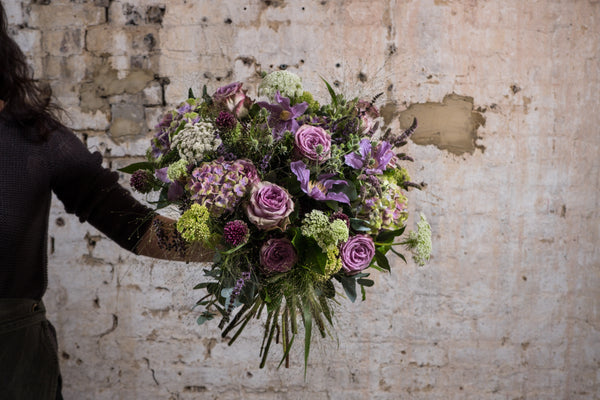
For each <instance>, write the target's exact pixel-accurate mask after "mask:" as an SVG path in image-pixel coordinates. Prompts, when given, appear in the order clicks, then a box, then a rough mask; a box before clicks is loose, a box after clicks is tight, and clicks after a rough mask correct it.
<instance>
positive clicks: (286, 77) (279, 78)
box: [258, 71, 304, 100]
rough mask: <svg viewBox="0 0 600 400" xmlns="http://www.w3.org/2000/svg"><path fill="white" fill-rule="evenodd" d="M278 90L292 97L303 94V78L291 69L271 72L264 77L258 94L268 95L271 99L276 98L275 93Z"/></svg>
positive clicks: (283, 94)
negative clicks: (290, 70)
mask: <svg viewBox="0 0 600 400" xmlns="http://www.w3.org/2000/svg"><path fill="white" fill-rule="evenodd" d="M277 92H279V93H280V94H281V95H282V96H285V97H288V98H291V99H292V98H295V97H299V96H302V94H303V93H304V89H303V88H302V79H300V77H299V76H298V75H296V74H294V73H292V72H289V71H275V72H271V73H270V74H268V75H267V76H265V77H264V79H263V81H262V83H261V84H260V86H259V87H258V94H259V95H261V96H267V97H268V98H269V99H271V100H275V93H277Z"/></svg>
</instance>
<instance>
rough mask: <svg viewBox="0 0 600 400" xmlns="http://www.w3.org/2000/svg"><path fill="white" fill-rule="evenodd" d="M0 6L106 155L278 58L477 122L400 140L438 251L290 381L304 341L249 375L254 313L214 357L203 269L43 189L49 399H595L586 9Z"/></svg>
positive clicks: (520, 5)
mask: <svg viewBox="0 0 600 400" xmlns="http://www.w3.org/2000/svg"><path fill="white" fill-rule="evenodd" d="M1 1H2V2H3V4H4V6H5V7H6V9H7V12H8V16H9V22H10V23H11V29H12V31H13V33H14V36H15V37H16V39H17V40H18V42H19V43H20V44H21V46H22V47H23V49H24V50H25V51H26V52H27V54H28V56H29V58H30V60H31V63H32V66H33V68H34V70H35V74H36V76H37V77H38V78H40V79H43V80H48V81H49V82H50V84H51V85H52V88H53V89H54V93H55V94H56V96H57V97H58V99H59V100H60V102H61V103H62V104H63V105H64V106H65V107H66V109H67V110H68V112H69V114H70V116H71V120H70V121H69V124H70V126H72V127H73V129H75V130H76V131H77V133H78V134H79V135H80V136H81V137H82V139H84V140H86V141H87V144H88V146H89V147H90V148H92V149H97V150H100V151H102V152H103V153H104V155H105V162H106V164H107V165H109V166H111V167H112V168H118V167H120V166H123V165H126V164H128V163H130V162H131V161H134V160H138V159H139V158H140V157H141V156H142V155H143V154H144V151H145V148H146V146H147V144H148V138H149V137H150V136H151V129H152V127H153V125H154V124H155V123H156V122H157V119H158V118H159V117H160V115H161V113H162V112H163V111H164V110H165V109H166V108H167V107H169V106H173V105H174V104H176V103H177V102H179V101H181V100H183V99H184V96H185V95H186V94H187V89H188V87H192V88H193V89H194V90H195V91H196V92H197V93H199V91H200V88H201V87H202V85H205V84H206V85H207V86H208V87H209V89H210V90H214V89H216V88H217V87H218V86H220V85H223V84H225V83H229V82H231V81H234V80H241V81H245V82H248V86H249V88H250V89H251V90H250V92H251V93H252V90H254V85H255V84H256V82H257V76H258V75H257V72H258V71H271V70H275V69H278V68H280V67H281V68H288V69H289V70H290V71H293V72H296V73H298V74H300V75H301V76H303V77H304V81H305V84H306V87H307V88H308V89H309V90H312V91H315V92H317V93H319V95H321V96H322V98H325V93H326V92H325V91H324V87H323V85H322V84H321V83H320V79H319V76H323V77H325V78H326V79H328V80H329V81H331V82H334V81H337V84H338V87H339V88H340V89H343V90H344V91H346V93H349V94H364V95H367V96H372V95H374V94H376V93H378V92H384V95H383V96H382V98H381V99H380V101H379V103H378V104H379V105H380V106H382V107H383V108H384V110H385V112H386V118H387V121H386V122H387V123H389V124H390V125H391V126H394V127H397V126H398V124H399V122H398V118H399V117H400V116H401V112H403V111H405V110H407V109H409V107H410V106H411V105H413V104H420V103H429V105H428V107H429V106H431V107H433V108H432V109H433V110H435V111H436V112H438V111H440V110H442V111H444V110H445V111H446V112H441V111H440V112H441V114H435V113H433V114H432V115H434V117H431V118H432V121H429V123H430V125H431V126H433V127H431V126H430V129H431V130H432V132H433V134H435V133H436V132H440V135H445V134H447V130H448V129H450V128H452V129H453V132H455V133H456V132H458V134H459V135H460V134H461V132H462V131H461V128H460V127H459V128H457V127H455V126H454V127H452V126H451V125H452V123H451V121H452V120H453V117H454V116H457V115H455V111H454V110H453V109H450V110H448V109H444V108H443V106H441V105H440V103H441V102H442V101H443V99H444V97H445V96H446V95H449V94H456V95H458V96H464V97H468V98H472V103H473V112H474V113H477V114H478V115H480V116H481V117H482V118H484V119H485V125H483V126H481V127H479V128H478V130H477V131H476V132H475V134H476V136H477V139H476V141H475V142H474V143H473V145H474V147H473V149H471V150H470V151H467V152H464V150H460V149H458V150H457V151H455V152H450V151H448V150H441V149H440V148H438V147H436V146H435V145H417V144H415V143H411V144H410V145H409V151H410V152H411V154H412V155H414V156H415V158H416V162H415V163H414V164H413V165H412V166H411V172H412V175H413V176H414V177H415V178H417V179H419V180H424V181H426V182H427V183H428V185H429V186H428V188H427V190H426V191H424V192H412V193H411V194H410V196H409V198H410V200H411V202H412V206H411V207H412V208H411V210H412V211H423V212H424V213H425V214H426V215H428V217H429V220H430V222H431V224H432V228H433V231H434V240H435V242H434V252H433V256H432V260H431V262H430V264H428V265H427V266H425V267H423V268H419V267H417V266H415V265H414V264H413V263H412V262H409V263H408V264H407V265H405V264H404V263H403V262H401V261H399V260H397V259H393V260H392V261H393V265H394V268H393V271H392V273H391V274H389V275H383V274H375V275H376V277H375V279H376V286H375V290H371V291H370V293H369V294H368V298H367V300H366V301H365V302H359V303H356V304H342V305H341V306H340V307H339V310H338V312H337V317H338V336H337V341H336V340H328V341H317V342H315V344H314V348H313V353H312V356H311V360H310V370H309V373H308V375H307V379H306V381H305V380H304V378H303V369H302V354H301V349H300V347H301V346H298V348H297V349H296V350H297V351H296V352H295V353H294V354H293V357H294V358H293V361H294V362H293V364H292V366H291V368H289V369H285V368H282V369H277V368H276V367H277V363H278V359H276V358H277V357H272V359H271V362H269V363H268V364H267V366H266V367H265V368H264V369H262V370H261V369H259V368H258V344H257V343H259V341H260V338H261V329H260V326H259V324H255V326H253V327H250V329H248V330H247V332H246V333H245V335H244V337H242V338H241V339H240V340H238V341H237V342H236V344H235V345H234V346H233V347H231V348H229V347H228V346H227V344H226V341H224V340H222V339H221V338H220V334H219V331H218V329H217V328H216V324H206V325H203V326H197V325H196V324H195V317H196V313H195V312H194V311H192V310H191V306H192V305H193V303H194V301H195V300H196V299H197V298H199V297H200V295H201V294H200V293H197V292H195V291H193V290H192V287H193V286H194V285H195V284H196V283H197V282H199V280H200V279H201V275H202V273H201V266H199V265H182V264H177V263H169V262H162V261H155V260H151V259H147V258H142V257H135V256H133V255H130V254H127V253H126V252H124V251H122V250H121V249H119V248H118V247H117V246H116V245H114V244H113V243H111V242H110V241H109V240H108V239H106V238H105V237H103V236H102V235H100V234H99V233H98V232H97V231H95V230H94V229H93V228H92V227H90V226H89V225H86V224H80V223H79V222H78V221H77V219H76V218H74V217H72V216H70V215H67V214H66V213H65V212H64V210H63V208H62V206H61V204H60V203H58V202H57V201H55V202H54V205H53V208H52V214H51V217H50V241H51V246H50V247H51V254H50V258H49V264H50V265H49V269H50V288H49V290H48V293H47V296H46V303H47V306H48V308H49V310H50V318H51V320H52V321H53V322H54V324H55V326H56V327H57V330H58V333H59V338H60V354H61V357H60V358H61V367H62V371H63V374H64V380H65V389H64V394H65V398H66V399H220V400H227V399H250V400H253V399H267V400H268V399H273V400H275V399H311V400H312V399H316V400H319V399H327V400H341V399H350V400H354V399H357V400H358V399H378V400H391V399H440V400H441V399H498V400H500V399H502V400H505V399H510V400H517V399H598V398H600V372H599V371H600V368H599V367H600V314H599V313H600V250H599V244H600V212H599V209H600V201H599V200H600V195H599V193H600V171H599V168H600V161H599V158H600V157H599V155H600V128H599V126H600V105H599V104H600V101H599V100H600V98H599V93H600V2H598V1H597V0H537V1H535V0H527V1H522V0H412V1H410V0H386V1H384V0H323V1H317V0H260V1H259V0H231V1H229V0H227V1H223V0H162V1H161V0H129V1H125V0H38V1H28V0H1ZM467 111H468V110H467ZM435 115H437V117H435ZM457 118H458V116H457ZM465 134H466V133H465ZM124 183H125V184H127V180H126V179H124ZM411 223H412V221H411ZM338 342H339V347H338V345H337V343H338ZM276 354H277V353H274V355H276Z"/></svg>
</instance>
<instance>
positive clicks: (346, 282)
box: [339, 275, 356, 303]
mask: <svg viewBox="0 0 600 400" xmlns="http://www.w3.org/2000/svg"><path fill="white" fill-rule="evenodd" d="M339 280H340V282H341V284H342V287H343V288H344V292H346V296H348V299H349V300H350V301H351V302H353V303H354V302H355V301H356V278H355V277H354V276H345V275H342V276H340V277H339Z"/></svg>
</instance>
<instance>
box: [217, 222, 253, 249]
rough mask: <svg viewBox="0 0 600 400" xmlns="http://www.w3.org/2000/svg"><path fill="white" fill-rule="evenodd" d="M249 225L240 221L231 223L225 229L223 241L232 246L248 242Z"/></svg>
mask: <svg viewBox="0 0 600 400" xmlns="http://www.w3.org/2000/svg"><path fill="white" fill-rule="evenodd" d="M249 233H250V232H249V230H248V225H247V224H246V223H245V222H244V221H241V220H239V219H236V220H234V221H229V222H227V223H226V224H225V227H224V228H223V239H224V240H225V243H227V244H229V245H231V246H234V247H235V246H238V245H240V244H242V243H246V242H247V241H248V236H249Z"/></svg>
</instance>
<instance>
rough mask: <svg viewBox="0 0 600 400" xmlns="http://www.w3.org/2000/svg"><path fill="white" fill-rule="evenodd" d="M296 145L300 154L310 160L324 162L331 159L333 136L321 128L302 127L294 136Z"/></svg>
mask: <svg viewBox="0 0 600 400" xmlns="http://www.w3.org/2000/svg"><path fill="white" fill-rule="evenodd" d="M294 143H295V145H296V149H297V150H298V151H299V152H300V154H301V155H302V156H304V157H306V158H308V159H309V160H313V161H319V162H322V161H325V160H327V159H328V158H329V155H330V152H331V136H330V135H329V133H327V131H326V130H325V129H323V128H321V127H320V126H312V125H302V126H301V127H300V128H298V130H297V131H296V134H295V135H294ZM318 148H320V151H318V150H317V149H318Z"/></svg>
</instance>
